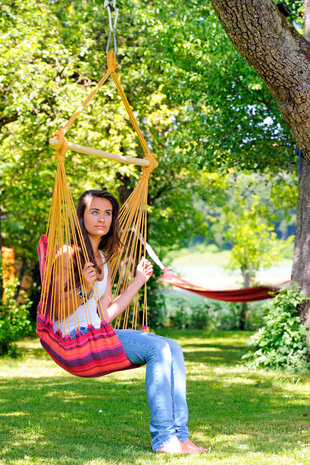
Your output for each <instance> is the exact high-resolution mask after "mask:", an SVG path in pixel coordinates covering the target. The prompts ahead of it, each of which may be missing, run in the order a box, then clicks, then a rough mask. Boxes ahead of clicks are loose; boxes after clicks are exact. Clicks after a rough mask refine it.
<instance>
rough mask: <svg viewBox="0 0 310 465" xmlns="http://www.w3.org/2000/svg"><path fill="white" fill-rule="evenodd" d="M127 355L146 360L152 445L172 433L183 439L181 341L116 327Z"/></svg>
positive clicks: (133, 359) (161, 442)
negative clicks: (179, 342)
mask: <svg viewBox="0 0 310 465" xmlns="http://www.w3.org/2000/svg"><path fill="white" fill-rule="evenodd" d="M115 332H116V334H117V336H118V338H119V340H120V341H121V343H122V344H123V347H124V350H125V353H126V355H127V357H128V359H129V360H130V361H131V362H132V363H134V364H135V365H142V364H146V376H145V388H146V395H147V400H148V404H149V409H150V413H151V421H150V432H151V436H152V449H153V450H154V451H156V450H158V449H160V448H161V447H163V446H164V445H165V444H167V443H168V442H169V440H170V439H171V438H173V437H175V436H176V437H177V438H178V439H179V440H180V441H182V442H184V441H186V439H188V437H189V433H188V428H187V426H186V424H187V420H188V408H187V403H186V380H185V365H184V357H183V352H182V349H181V347H180V345H179V344H178V343H177V342H175V341H173V340H172V339H168V338H166V337H161V336H156V335H155V334H151V333H146V332H143V331H137V330H131V329H119V330H115Z"/></svg>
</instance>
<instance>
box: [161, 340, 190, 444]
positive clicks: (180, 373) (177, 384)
mask: <svg viewBox="0 0 310 465" xmlns="http://www.w3.org/2000/svg"><path fill="white" fill-rule="evenodd" d="M163 339H164V340H165V341H166V342H167V343H168V344H169V346H170V350H171V397H172V404H173V415H174V425H175V430H176V436H177V438H178V439H179V440H180V441H182V442H184V441H186V440H187V439H188V438H189V431H188V427H187V422H188V407H187V401H186V376H185V364H184V356H183V351H182V348H181V346H180V344H178V343H177V342H176V341H174V340H173V339H169V338H163Z"/></svg>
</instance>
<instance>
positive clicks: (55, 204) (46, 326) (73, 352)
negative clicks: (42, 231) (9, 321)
mask: <svg viewBox="0 0 310 465" xmlns="http://www.w3.org/2000/svg"><path fill="white" fill-rule="evenodd" d="M107 66H108V70H107V72H106V73H105V74H104V76H103V77H102V79H101V80H100V81H99V83H98V84H97V85H96V87H95V88H94V89H93V90H92V92H91V93H90V94H89V95H88V96H87V98H86V99H85V100H84V102H83V103H82V104H81V105H80V107H79V108H78V109H77V110H76V111H75V112H74V113H73V115H72V116H71V117H70V118H69V120H68V121H67V122H66V124H65V125H64V126H63V127H61V128H59V129H58V130H57V131H56V132H55V134H54V138H53V140H52V144H51V145H52V146H53V148H54V149H55V151H56V155H55V159H56V160H57V171H56V179H55V185H54V191H53V197H52V204H51V208H50V213H49V219H48V225H47V231H46V236H42V238H41V241H40V243H39V246H38V248H39V256H40V271H41V276H42V291H41V299H40V304H39V315H38V319H37V333H38V335H39V337H40V339H41V343H42V345H43V347H44V348H45V349H46V350H47V351H48V353H49V354H50V355H51V356H52V358H54V360H55V361H56V362H57V363H58V364H59V365H61V366H62V367H63V368H65V369H67V370H68V371H70V372H71V373H73V374H76V375H78V376H100V375H102V374H106V373H107V372H111V371H116V370H119V369H127V368H131V367H132V364H131V363H130V362H129V360H128V359H127V357H126V355H125V353H124V351H123V348H122V346H121V344H120V342H119V340H118V338H117V337H116V334H115V333H114V330H113V329H112V327H111V326H110V325H109V324H108V323H107V322H105V321H104V312H103V309H102V306H101V302H100V299H99V294H98V289H97V286H96V284H95V285H94V287H93V289H92V292H93V294H94V297H95V299H96V301H97V305H98V311H99V314H100V317H101V320H102V322H101V328H100V330H98V331H95V329H94V327H93V326H92V321H91V312H90V309H89V305H88V300H87V298H85V296H84V294H83V293H80V294H81V295H80V294H79V295H78V293H77V282H79V283H80V284H81V288H82V289H83V288H86V286H85V284H86V283H85V281H84V277H83V274H82V268H83V267H82V260H81V255H82V256H83V257H84V259H85V261H86V262H88V261H89V257H88V254H87V250H86V246H85V243H84V239H83V235H82V232H81V228H80V225H79V221H78V218H77V214H76V210H75V204H74V202H73V198H72V195H71V193H70V189H69V185H68V181H67V177H66V172H65V157H66V153H67V150H68V149H69V146H70V143H69V142H68V140H67V139H66V133H67V131H68V130H69V128H70V127H71V126H72V124H73V123H74V122H75V121H76V119H77V118H78V117H79V115H80V114H81V112H82V111H83V110H84V109H85V108H86V106H87V105H88V104H89V102H90V101H91V100H92V98H94V96H95V95H96V94H97V92H98V91H99V89H100V88H101V87H102V85H103V84H104V83H105V82H106V81H107V79H108V78H109V77H111V78H112V80H113V82H114V83H115V86H116V88H117V91H118V93H119V94H120V96H121V99H122V102H123V104H124V106H125V109H126V112H127V114H128V116H129V119H130V121H131V123H132V125H133V127H134V130H135V131H136V133H137V136H138V139H139V142H140V145H141V147H142V150H143V153H144V158H143V159H139V158H137V162H138V163H137V164H139V165H143V166H142V174H141V176H140V180H139V182H138V185H137V186H136V188H135V189H134V190H133V192H132V193H131V195H130V196H129V197H128V199H127V200H126V201H125V203H124V205H122V207H121V208H120V213H119V229H120V241H121V247H120V249H119V250H118V253H117V254H115V256H112V258H111V280H112V285H113V283H114V282H115V283H116V280H117V283H116V284H115V287H116V290H115V297H116V296H117V295H119V293H121V292H122V290H123V289H125V288H126V287H127V286H128V284H129V283H130V281H131V280H132V279H133V277H134V275H135V272H136V267H137V264H138V262H139V261H140V260H141V258H142V256H146V240H147V191H148V180H149V177H150V174H151V172H152V171H153V169H154V168H156V166H157V162H156V156H155V155H154V154H152V153H151V151H150V150H149V148H148V145H147V143H146V141H145V139H144V137H143V134H142V132H141V130H140V128H139V125H138V123H137V121H136V119H135V117H134V114H133V111H132V109H131V107H130V104H129V102H128V100H127V98H126V95H125V93H124V91H123V88H122V86H121V84H120V81H119V79H118V76H117V74H116V72H115V70H116V68H117V65H116V57H115V55H114V54H113V52H112V51H110V52H109V53H108V55H107ZM85 149H87V150H88V151H89V152H90V153H93V154H94V152H96V149H92V148H87V147H86V148H85ZM102 153H103V154H104V152H102ZM102 153H101V155H100V156H104V155H102ZM110 155H111V154H110ZM106 158H110V157H106ZM126 158H127V157H125V156H117V158H116V159H117V160H118V161H120V160H122V159H126ZM128 158H129V157H128ZM141 161H143V163H141ZM126 162H129V163H134V162H135V158H134V157H131V159H130V160H129V161H128V160H126ZM141 238H143V240H140V239H141ZM75 269H76V270H77V274H78V279H77V278H76V276H75ZM146 296H147V293H146V285H145V286H144V293H143V305H142V313H143V315H142V326H143V327H144V329H145V330H148V329H147V299H146ZM82 304H83V306H84V309H85V315H86V319H87V323H88V333H87V335H85V336H87V342H86V340H84V339H83V338H84V335H82V333H81V332H80V321H79V316H78V312H72V307H74V308H75V309H77V308H78V307H79V306H81V305H82ZM139 310H140V309H139V299H138V295H137V296H136V297H135V298H134V299H133V302H132V303H131V304H130V305H129V306H128V307H127V309H125V311H124V312H123V314H122V316H121V317H119V318H118V319H117V320H116V321H115V327H116V328H120V327H123V328H126V327H127V326H129V325H131V327H132V328H133V329H136V328H137V327H138V325H139ZM72 313H73V315H74V325H75V331H76V334H77V336H78V337H79V338H80V342H81V343H82V341H84V342H83V344H82V346H83V349H82V348H81V346H80V345H79V344H78V342H79V341H76V342H72V340H71V338H70V336H69V332H70V328H69V319H70V315H71V314H72ZM56 319H57V320H58V327H59V329H58V330H57V332H56V334H54V333H53V326H54V323H55V321H56ZM97 339H100V340H101V339H102V341H101V342H100V347H99V348H98V347H97V346H96V347H94V348H92V344H95V342H94V341H97ZM104 339H105V340H106V341H105V342H104V341H103V340H104ZM66 344H69V345H66ZM76 344H77V346H76ZM81 351H82V352H81ZM109 353H111V354H112V355H111V357H110V356H109V355H108V356H107V354H109ZM81 354H84V355H81ZM86 354H87V356H86ZM90 354H91V355H90ZM99 354H100V355H99ZM81 357H82V359H81ZM77 360H78V362H77ZM81 360H83V361H82V362H81ZM90 360H91V361H90Z"/></svg>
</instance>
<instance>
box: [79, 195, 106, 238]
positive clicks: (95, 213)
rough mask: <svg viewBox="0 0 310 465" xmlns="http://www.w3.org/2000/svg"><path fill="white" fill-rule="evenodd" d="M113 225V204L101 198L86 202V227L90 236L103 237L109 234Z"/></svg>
mask: <svg viewBox="0 0 310 465" xmlns="http://www.w3.org/2000/svg"><path fill="white" fill-rule="evenodd" d="M111 223H112V204H111V202H110V201H109V200H107V199H104V198H101V197H91V196H90V197H88V198H86V200H85V211H84V225H85V228H86V231H87V232H88V234H89V236H93V237H98V236H100V237H102V236H104V235H106V234H108V232H109V230H110V226H111Z"/></svg>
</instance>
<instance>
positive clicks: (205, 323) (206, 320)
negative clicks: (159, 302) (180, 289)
mask: <svg viewBox="0 0 310 465" xmlns="http://www.w3.org/2000/svg"><path fill="white" fill-rule="evenodd" d="M174 304H175V307H176V308H177V309H176V310H174V311H173V312H172V313H171V314H170V316H169V322H170V326H172V327H173V328H179V329H184V328H190V329H207V328H209V326H210V315H209V312H210V306H209V305H208V304H206V305H195V306H194V307H192V306H190V303H188V302H185V305H186V304H187V305H189V306H188V307H187V306H185V305H184V300H183V299H175V300H174Z"/></svg>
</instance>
